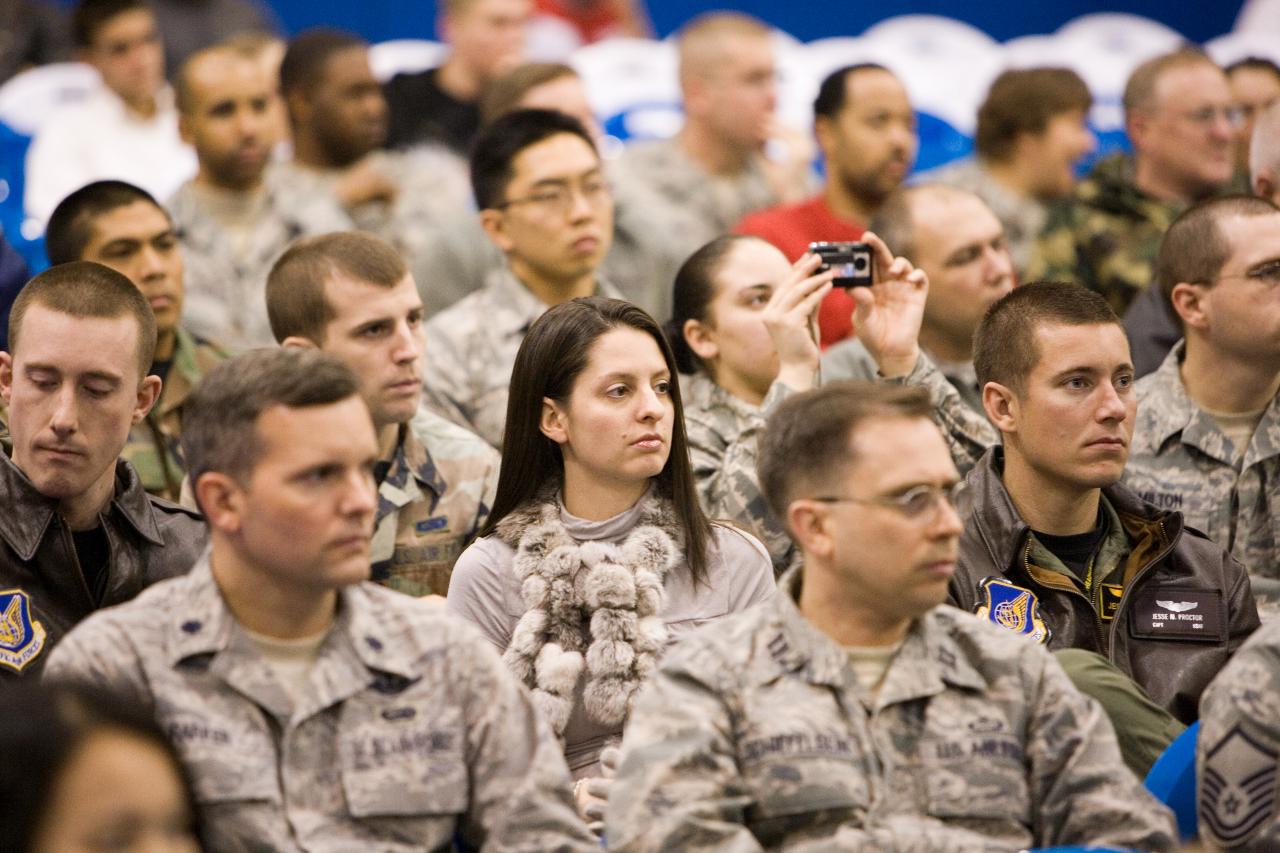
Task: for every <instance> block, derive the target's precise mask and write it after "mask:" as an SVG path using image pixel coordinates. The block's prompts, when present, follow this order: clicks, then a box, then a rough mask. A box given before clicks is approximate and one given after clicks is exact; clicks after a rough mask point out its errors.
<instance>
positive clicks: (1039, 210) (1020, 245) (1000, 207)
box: [913, 157, 1049, 278]
mask: <svg viewBox="0 0 1280 853" xmlns="http://www.w3.org/2000/svg"><path fill="white" fill-rule="evenodd" d="M929 181H936V182H938V183H940V184H947V185H949V186H953V187H958V188H960V189H962V190H966V191H968V192H971V193H973V194H974V195H976V196H977V197H978V198H980V199H982V200H983V202H985V203H986V205H987V207H989V208H991V212H992V213H994V214H995V215H996V219H999V220H1000V224H1001V225H1003V226H1004V236H1005V240H1007V241H1008V243H1009V254H1010V255H1011V256H1012V257H1013V266H1014V269H1016V270H1018V272H1019V277H1020V278H1021V277H1022V271H1023V270H1026V269H1027V267H1028V266H1030V264H1031V255H1032V252H1033V251H1034V249H1035V243H1036V238H1037V237H1039V236H1040V232H1042V231H1043V230H1044V227H1045V223H1046V222H1048V220H1049V210H1048V208H1047V206H1046V205H1045V203H1044V202H1042V201H1040V200H1039V199H1035V198H1031V197H1029V196H1022V195H1018V194H1017V193H1015V192H1014V191H1012V190H1010V189H1006V188H1005V186H1004V185H1003V184H1001V183H1000V182H999V181H997V180H996V179H995V178H994V177H993V176H992V174H991V172H990V170H989V169H987V167H986V165H985V164H984V163H983V162H982V161H981V160H980V159H978V158H977V157H971V158H968V159H965V160H960V161H958V162H956V163H948V164H947V165H945V166H942V167H941V168H938V169H934V170H933V171H930V172H925V173H924V174H923V175H920V177H919V178H918V179H916V180H915V181H913V183H925V182H929Z"/></svg>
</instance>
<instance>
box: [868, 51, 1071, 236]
mask: <svg viewBox="0 0 1280 853" xmlns="http://www.w3.org/2000/svg"><path fill="white" fill-rule="evenodd" d="M1092 105H1093V97H1092V96H1091V95H1090V94H1089V87H1088V86H1086V85H1085V82H1084V80H1082V79H1080V75H1079V74H1077V73H1076V72H1074V71H1072V70H1071V69H1069V68H1021V69H1014V70H1010V71H1006V72H1004V73H1003V74H1001V75H1000V76H999V77H997V78H996V79H995V81H994V82H993V83H992V84H991V88H990V89H988V90H987V98H986V100H984V101H983V102H982V106H980V107H979V108H978V130H977V134H976V136H975V137H974V147H975V148H976V149H977V151H978V154H979V155H980V156H982V157H984V158H986V159H988V160H994V161H997V162H1001V161H1005V160H1008V159H1009V158H1010V157H1011V156H1012V155H1013V145H1014V142H1015V141H1016V140H1017V138H1018V136H1019V135H1020V134H1023V133H1030V134H1038V133H1043V132H1044V129H1045V128H1046V127H1047V126H1048V124H1049V121H1050V120H1051V119H1052V118H1053V117H1054V116H1057V115H1060V114H1062V113H1065V112H1069V111H1071V110H1082V111H1085V112H1087V111H1088V110H1089V107H1091V106H1092ZM876 233H877V234H879V233H880V232H879V231H877V232H876Z"/></svg>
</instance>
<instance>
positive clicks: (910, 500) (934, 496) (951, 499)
mask: <svg viewBox="0 0 1280 853" xmlns="http://www.w3.org/2000/svg"><path fill="white" fill-rule="evenodd" d="M968 492H969V487H968V485H967V484H966V483H965V481H964V480H960V481H959V482H956V483H952V484H951V485H950V486H945V487H943V486H932V485H929V484H928V483H921V484H920V485H918V486H912V487H911V488H909V489H907V490H906V491H905V492H902V493H901V494H898V495H881V496H879V497H874V498H836V497H820V498H810V500H814V501H817V502H818V503H824V504H842V503H855V504H875V505H877V506H884V507H888V508H889V509H892V510H895V511H897V512H900V513H902V515H903V516H905V517H906V518H909V519H911V520H912V521H919V522H923V523H932V522H934V521H936V520H937V518H938V512H939V511H940V510H941V509H942V506H943V504H947V505H948V506H950V507H951V508H952V509H956V508H958V507H959V506H960V504H961V502H962V501H964V499H965V496H966V495H967V494H968Z"/></svg>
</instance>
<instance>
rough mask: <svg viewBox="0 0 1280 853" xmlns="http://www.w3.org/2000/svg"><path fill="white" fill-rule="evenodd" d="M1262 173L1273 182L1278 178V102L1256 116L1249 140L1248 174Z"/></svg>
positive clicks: (1279, 152)
mask: <svg viewBox="0 0 1280 853" xmlns="http://www.w3.org/2000/svg"><path fill="white" fill-rule="evenodd" d="M1262 172H1270V173H1271V177H1272V180H1273V181H1275V180H1276V179H1277V178H1280V101H1277V102H1275V103H1274V104H1272V105H1271V106H1269V107H1267V108H1266V109H1265V110H1263V111H1262V114H1261V115H1259V116H1258V120H1257V122H1256V123H1255V124H1254V125H1253V138H1252V139H1250V140H1249V174H1250V175H1258V174H1261V173H1262Z"/></svg>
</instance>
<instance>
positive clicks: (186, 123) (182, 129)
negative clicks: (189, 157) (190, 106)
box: [178, 113, 196, 147]
mask: <svg viewBox="0 0 1280 853" xmlns="http://www.w3.org/2000/svg"><path fill="white" fill-rule="evenodd" d="M178 136H179V137H180V138H181V139H182V141H183V142H185V143H186V144H187V145H190V146H192V147H194V146H195V144H196V143H195V138H194V137H192V135H191V120H190V119H189V118H187V115H186V113H178Z"/></svg>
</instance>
